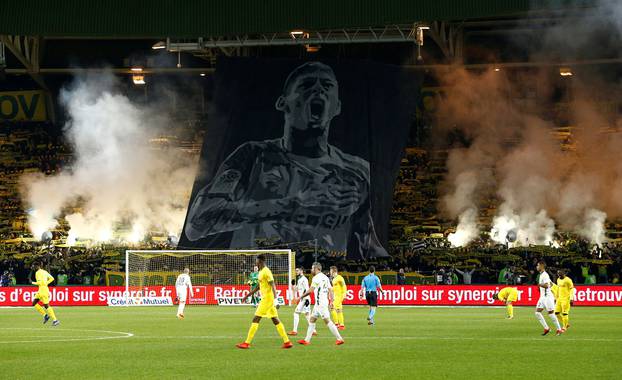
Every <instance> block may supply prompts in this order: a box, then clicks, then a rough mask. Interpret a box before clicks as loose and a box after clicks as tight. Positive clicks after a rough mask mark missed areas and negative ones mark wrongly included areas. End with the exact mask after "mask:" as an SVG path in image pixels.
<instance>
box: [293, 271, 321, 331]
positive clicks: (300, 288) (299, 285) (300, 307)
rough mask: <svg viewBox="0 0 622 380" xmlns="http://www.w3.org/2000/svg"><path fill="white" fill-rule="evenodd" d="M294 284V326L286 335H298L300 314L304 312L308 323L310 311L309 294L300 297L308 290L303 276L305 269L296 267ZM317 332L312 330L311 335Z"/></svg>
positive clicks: (307, 283)
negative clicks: (295, 302)
mask: <svg viewBox="0 0 622 380" xmlns="http://www.w3.org/2000/svg"><path fill="white" fill-rule="evenodd" d="M292 285H293V286H294V294H295V296H294V297H295V299H297V300H298V304H297V305H296V310H294V328H293V329H292V331H290V332H289V333H288V335H298V324H299V323H300V314H304V315H305V318H306V319H307V323H309V318H310V311H311V296H306V297H304V298H303V297H301V296H302V295H303V294H304V293H305V292H306V291H307V290H309V280H307V277H305V271H304V269H302V267H299V268H296V279H295V280H292ZM316 334H317V333H316V332H315V331H314V332H313V335H316Z"/></svg>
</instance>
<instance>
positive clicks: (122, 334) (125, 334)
mask: <svg viewBox="0 0 622 380" xmlns="http://www.w3.org/2000/svg"><path fill="white" fill-rule="evenodd" d="M0 330H27V331H39V332H41V331H42V329H41V328H32V327H0ZM49 331H58V332H63V331H78V332H80V331H82V332H97V333H104V334H119V335H116V336H100V337H90V336H89V337H80V338H73V337H71V338H65V337H59V338H54V339H47V337H43V339H45V342H76V341H94V340H109V339H125V338H131V337H133V336H134V334H133V333H129V332H123V331H108V330H88V329H65V328H62V327H59V328H56V329H54V330H45V332H49ZM33 338H34V337H33ZM39 342H41V336H39V337H37V339H36V340H6V341H0V344H3V343H39Z"/></svg>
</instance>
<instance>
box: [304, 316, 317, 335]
mask: <svg viewBox="0 0 622 380" xmlns="http://www.w3.org/2000/svg"><path fill="white" fill-rule="evenodd" d="M305 316H306V317H307V323H308V324H310V323H311V315H310V314H305ZM313 326H315V325H313ZM313 332H317V330H316V329H315V327H313Z"/></svg>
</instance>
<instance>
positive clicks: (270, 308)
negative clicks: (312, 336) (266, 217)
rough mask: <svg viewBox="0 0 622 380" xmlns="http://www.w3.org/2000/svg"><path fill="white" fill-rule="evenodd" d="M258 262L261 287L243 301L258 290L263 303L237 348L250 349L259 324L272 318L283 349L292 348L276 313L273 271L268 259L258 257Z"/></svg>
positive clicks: (256, 310)
mask: <svg viewBox="0 0 622 380" xmlns="http://www.w3.org/2000/svg"><path fill="white" fill-rule="evenodd" d="M256 262H257V267H258V268H259V274H258V275H257V280H258V281H259V286H258V287H255V289H253V290H252V291H251V292H250V293H248V294H247V295H246V297H244V298H243V299H242V301H243V302H244V301H246V300H247V299H248V298H249V297H251V296H252V295H253V294H255V293H257V291H258V290H259V291H260V292H261V301H259V304H258V305H257V309H255V317H254V318H253V323H251V327H250V329H249V330H248V335H247V336H246V340H245V341H244V342H242V343H238V344H236V347H237V348H242V349H247V348H250V346H251V341H252V340H253V337H254V336H255V333H256V332H257V329H259V322H260V321H261V318H270V319H272V323H274V325H275V326H276V331H277V332H278V333H279V335H280V336H281V338H282V339H283V348H291V347H292V342H290V341H289V338H288V337H287V333H286V332H285V326H283V324H282V323H281V321H280V320H279V314H278V313H277V311H276V306H275V298H276V295H277V291H276V285H275V283H274V277H273V276H272V271H270V268H268V267H267V266H266V257H265V256H264V255H259V256H257V260H256Z"/></svg>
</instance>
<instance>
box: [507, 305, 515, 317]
mask: <svg viewBox="0 0 622 380" xmlns="http://www.w3.org/2000/svg"><path fill="white" fill-rule="evenodd" d="M513 316H514V306H512V305H508V317H510V318H511V317H513Z"/></svg>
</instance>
